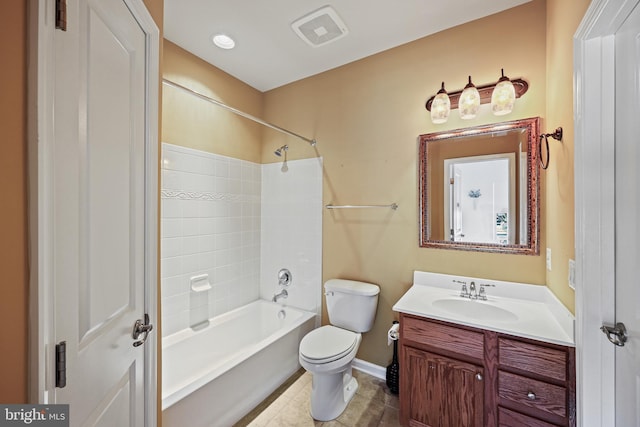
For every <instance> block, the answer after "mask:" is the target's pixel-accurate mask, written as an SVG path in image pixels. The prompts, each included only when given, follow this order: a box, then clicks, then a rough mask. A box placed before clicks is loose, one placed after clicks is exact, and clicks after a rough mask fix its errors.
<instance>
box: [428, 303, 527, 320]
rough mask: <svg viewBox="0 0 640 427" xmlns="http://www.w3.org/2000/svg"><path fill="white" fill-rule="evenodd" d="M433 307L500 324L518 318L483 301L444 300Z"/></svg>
mask: <svg viewBox="0 0 640 427" xmlns="http://www.w3.org/2000/svg"><path fill="white" fill-rule="evenodd" d="M432 304H433V306H434V307H437V308H441V309H443V310H445V311H448V312H449V313H453V314H457V315H460V316H465V317H468V318H471V319H478V320H480V319H484V320H493V321H498V322H513V321H516V320H518V316H516V315H515V314H514V313H512V312H510V311H509V310H505V309H504V308H501V307H497V306H495V305H491V304H487V303H486V302H483V301H475V300H468V299H462V298H460V299H453V298H444V299H438V300H435V301H433V303H432Z"/></svg>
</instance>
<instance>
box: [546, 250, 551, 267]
mask: <svg viewBox="0 0 640 427" xmlns="http://www.w3.org/2000/svg"><path fill="white" fill-rule="evenodd" d="M547 270H549V271H551V248H547Z"/></svg>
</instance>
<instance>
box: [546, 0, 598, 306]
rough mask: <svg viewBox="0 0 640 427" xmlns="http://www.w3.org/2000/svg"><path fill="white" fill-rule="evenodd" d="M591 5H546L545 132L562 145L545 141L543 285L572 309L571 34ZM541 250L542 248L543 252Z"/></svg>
mask: <svg viewBox="0 0 640 427" xmlns="http://www.w3.org/2000/svg"><path fill="white" fill-rule="evenodd" d="M589 3H590V1H589V0H577V1H549V2H548V4H547V58H546V63H547V75H548V76H549V77H548V87H547V99H546V109H547V120H546V125H545V129H546V130H545V132H548V133H550V132H553V131H554V130H555V129H556V128H557V127H558V126H562V129H563V131H564V137H563V140H562V143H559V142H557V141H555V140H551V139H550V140H549V145H550V163H549V168H548V169H547V170H546V171H543V172H542V173H543V174H545V175H546V177H547V200H546V208H545V211H544V212H543V216H544V218H545V220H546V223H547V247H549V248H551V255H552V257H551V261H552V262H551V264H552V270H551V271H550V272H547V277H546V280H547V285H548V286H549V288H550V289H551V290H552V291H553V292H554V293H555V294H556V295H557V296H558V298H559V299H560V300H561V301H562V302H563V303H564V304H565V305H566V306H567V307H568V308H569V309H570V310H571V311H574V310H575V297H574V292H573V290H571V288H569V287H568V285H567V277H568V274H569V259H573V258H574V257H575V251H574V248H575V235H574V230H575V223H574V168H573V159H574V155H573V153H574V140H573V138H574V128H573V34H574V33H575V32H576V29H577V28H578V25H579V24H580V21H581V20H582V17H583V16H584V13H585V12H586V10H587V8H588V7H589ZM543 249H544V248H543Z"/></svg>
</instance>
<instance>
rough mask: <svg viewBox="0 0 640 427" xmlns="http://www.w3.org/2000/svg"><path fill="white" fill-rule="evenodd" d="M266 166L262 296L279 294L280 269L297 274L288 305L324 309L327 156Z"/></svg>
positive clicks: (263, 187) (261, 260) (268, 296)
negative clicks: (324, 173) (285, 167)
mask: <svg viewBox="0 0 640 427" xmlns="http://www.w3.org/2000/svg"><path fill="white" fill-rule="evenodd" d="M287 163H288V166H289V170H288V171H287V172H282V171H281V170H280V168H281V166H282V165H281V163H272V164H267V165H263V167H262V205H261V206H262V217H261V222H262V227H261V229H262V232H261V249H262V250H261V257H260V279H261V280H260V296H261V298H263V299H271V298H272V297H273V295H274V293H276V292H279V286H278V271H279V270H280V269H281V268H287V269H289V270H290V271H291V275H292V276H293V281H292V284H291V285H290V286H289V287H288V288H287V292H288V293H289V296H288V298H287V299H286V300H282V302H283V304H288V305H292V306H295V307H299V308H302V309H304V310H308V311H314V312H316V313H318V314H319V313H320V310H321V301H322V299H321V297H322V296H321V293H322V158H313V159H305V160H296V161H289V162H287Z"/></svg>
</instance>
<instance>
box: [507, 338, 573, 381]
mask: <svg viewBox="0 0 640 427" xmlns="http://www.w3.org/2000/svg"><path fill="white" fill-rule="evenodd" d="M498 349H499V360H500V365H501V367H505V366H506V367H511V368H515V369H520V370H523V371H527V372H531V373H533V374H536V375H541V376H544V377H548V378H553V379H555V380H558V381H563V382H564V381H565V380H566V378H567V353H565V352H564V351H562V350H556V349H553V348H549V347H543V346H540V345H535V344H529V343H525V342H521V341H516V340H512V339H508V338H500V339H499V341H498Z"/></svg>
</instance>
